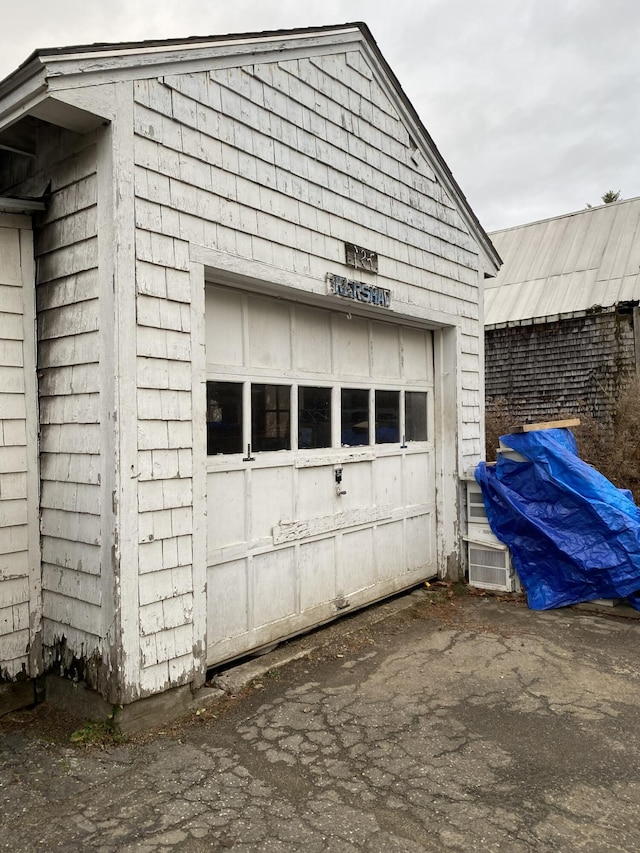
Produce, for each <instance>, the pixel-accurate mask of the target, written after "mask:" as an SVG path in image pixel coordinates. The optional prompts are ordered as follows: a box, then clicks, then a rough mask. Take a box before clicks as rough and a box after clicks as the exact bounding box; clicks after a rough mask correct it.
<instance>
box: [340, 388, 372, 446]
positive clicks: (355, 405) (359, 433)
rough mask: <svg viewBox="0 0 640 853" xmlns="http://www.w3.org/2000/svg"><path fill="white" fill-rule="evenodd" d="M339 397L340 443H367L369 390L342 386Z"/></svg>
mask: <svg viewBox="0 0 640 853" xmlns="http://www.w3.org/2000/svg"><path fill="white" fill-rule="evenodd" d="M340 398H341V413H340V436H341V438H340V443H341V444H343V445H357V444H369V391H368V390H367V389H366V388H343V389H342V392H341V395H340Z"/></svg>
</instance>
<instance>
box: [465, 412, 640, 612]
mask: <svg viewBox="0 0 640 853" xmlns="http://www.w3.org/2000/svg"><path fill="white" fill-rule="evenodd" d="M501 441H502V443H503V444H505V445H506V446H507V447H510V448H512V449H513V450H515V451H516V452H517V453H519V454H521V455H522V456H524V457H526V460H527V461H525V462H517V461H514V460H512V459H509V458H507V457H506V456H502V455H500V456H499V457H498V461H497V463H496V464H495V465H487V464H486V463H485V462H481V463H480V465H479V466H478V468H477V469H476V474H475V476H476V480H477V482H478V483H479V485H480V487H481V489H482V496H483V499H484V504H485V507H486V510H487V516H488V519H489V524H490V526H491V529H492V530H493V532H494V533H495V535H496V536H497V537H498V539H500V540H501V541H502V542H504V543H505V544H506V545H508V546H509V550H510V551H511V557H512V560H513V564H514V568H515V569H516V571H517V573H518V576H519V577H520V580H521V582H522V585H523V586H524V587H525V590H526V593H527V601H528V604H529V607H530V608H531V609H533V610H548V609H549V608H552V607H563V606H566V605H569V604H577V603H578V602H581V601H592V600H593V599H596V598H626V597H627V596H629V602H630V603H631V604H632V605H633V606H634V607H636V608H637V609H640V607H639V606H638V600H637V599H635V598H634V596H633V593H634V592H636V591H638V590H640V510H639V509H638V507H636V505H635V503H634V501H633V497H632V495H631V492H629V491H626V490H622V489H617V488H616V487H615V486H614V485H613V484H612V483H611V482H609V480H607V479H606V477H604V476H603V475H602V474H600V473H599V472H598V471H596V470H595V468H592V467H591V466H590V465H588V464H587V463H586V462H584V461H583V460H582V459H580V458H579V456H578V454H577V445H576V441H575V438H574V436H573V434H572V433H571V431H570V430H568V429H549V430H539V431H534V432H528V433H521V434H514V435H505V436H502V437H501Z"/></svg>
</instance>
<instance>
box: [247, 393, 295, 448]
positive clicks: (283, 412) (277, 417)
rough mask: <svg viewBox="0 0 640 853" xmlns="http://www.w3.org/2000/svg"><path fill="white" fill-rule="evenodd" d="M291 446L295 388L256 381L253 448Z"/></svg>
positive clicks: (253, 400) (252, 394)
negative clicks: (292, 408) (292, 398)
mask: <svg viewBox="0 0 640 853" xmlns="http://www.w3.org/2000/svg"><path fill="white" fill-rule="evenodd" d="M290 447H291V388H290V387H289V386H288V385H268V384H262V383H256V384H253V385H252V386H251V449H252V450H255V451H262V450H289V449H290Z"/></svg>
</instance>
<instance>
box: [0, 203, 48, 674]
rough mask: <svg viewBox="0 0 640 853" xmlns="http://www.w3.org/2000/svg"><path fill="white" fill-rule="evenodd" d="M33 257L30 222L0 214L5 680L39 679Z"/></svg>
mask: <svg viewBox="0 0 640 853" xmlns="http://www.w3.org/2000/svg"><path fill="white" fill-rule="evenodd" d="M32 253H33V245H32V239H31V226H30V222H29V219H28V217H26V216H25V217H17V216H4V215H2V214H0V680H4V679H13V678H16V677H17V676H19V677H24V676H34V675H37V674H38V668H37V666H33V665H31V664H30V652H33V649H32V641H33V639H34V630H36V629H37V627H38V622H39V613H40V602H39V600H38V594H39V585H40V584H39V571H37V572H36V573H35V574H34V573H33V570H34V568H35V569H39V566H38V565H37V555H38V542H37V535H38V530H37V501H38V494H37V480H36V478H35V476H33V475H34V474H35V472H34V471H33V468H34V465H35V464H36V458H37V449H36V447H35V441H36V424H35V414H36V413H35V378H34V376H33V368H34V359H35V351H34V334H33V315H34V304H33V303H34V296H33V288H34V281H33V262H32ZM25 261H26V262H27V264H26V267H27V268H26V269H25ZM29 325H30V326H31V331H30V333H29ZM30 421H31V422H30ZM30 474H31V475H32V476H30ZM30 522H31V524H30ZM34 536H35V538H36V541H34ZM30 550H31V553H30ZM34 587H35V588H34ZM31 660H32V661H33V655H31Z"/></svg>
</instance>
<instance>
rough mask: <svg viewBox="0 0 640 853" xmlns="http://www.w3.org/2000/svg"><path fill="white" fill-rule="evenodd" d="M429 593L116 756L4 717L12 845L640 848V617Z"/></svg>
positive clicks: (516, 850)
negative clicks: (436, 598)
mask: <svg viewBox="0 0 640 853" xmlns="http://www.w3.org/2000/svg"><path fill="white" fill-rule="evenodd" d="M415 601H416V604H414V605H413V606H412V607H411V608H410V609H409V610H407V611H405V612H404V614H403V616H402V617H401V618H398V617H397V616H396V617H395V619H394V620H391V621H390V623H388V624H387V623H379V624H378V625H376V626H375V628H374V629H372V630H370V631H368V632H365V633H363V635H362V636H360V637H358V636H354V637H350V638H348V639H345V641H344V643H342V644H340V643H338V644H336V641H335V640H334V641H333V644H332V645H331V646H330V647H328V648H327V649H326V650H325V652H324V653H319V654H316V655H314V656H312V657H310V658H306V659H301V660H297V661H296V662H294V663H292V664H290V665H288V666H287V667H286V668H284V669H282V670H279V671H278V672H273V671H272V670H269V668H268V658H266V659H265V670H264V673H265V674H264V677H263V678H261V679H258V680H255V681H254V682H253V683H252V685H251V686H250V687H249V688H248V689H247V690H246V691H244V693H243V694H242V695H239V696H238V698H236V699H235V700H225V701H224V702H223V703H222V704H221V705H220V707H219V708H218V707H217V706H215V705H212V706H211V707H210V709H209V710H208V711H206V712H202V713H201V714H200V715H198V716H197V717H196V716H195V715H193V716H192V717H190V718H188V719H184V720H182V721H181V722H180V723H177V724H174V725H171V726H168V727H165V728H164V729H159V730H157V731H155V732H154V733H152V734H151V735H148V736H146V737H143V738H138V739H134V740H133V741H131V742H126V743H124V744H121V745H112V746H110V747H108V749H106V750H101V749H96V748H92V749H86V748H81V747H74V746H70V745H68V744H67V743H64V742H63V741H62V742H58V743H55V742H54V743H51V742H48V741H47V740H45V739H43V736H42V733H41V732H38V730H37V728H35V729H34V728H33V727H26V728H25V727H21V726H20V724H19V722H20V718H21V715H13V716H12V720H11V721H9V723H7V722H6V721H5V722H4V723H3V721H0V756H1V758H2V762H1V766H0V849H7V850H12V851H35V850H78V849H80V850H91V851H101V852H102V853H111V851H149V853H151V851H167V850H172V849H174V850H178V851H208V850H214V851H223V850H233V851H238V853H240V851H242V853H245V851H246V853H248V851H277V853H285V851H287V853H289V851H291V852H292V853H293V851H301V850H304V851H305V853H316V851H317V853H322V852H323V851H336V853H342V851H344V853H347V851H354V853H355V851H372V852H373V853H376V851H380V853H383V851H384V853H387V851H460V853H462V851H464V853H467V852H468V851H474V850H477V851H508V853H529V852H530V851H535V853H548V852H549V853H551V851H563V853H566V851H589V853H599V851H602V853H605V851H606V853H611V851H625V853H627V852H630V851H636V850H638V849H640V827H639V826H638V823H639V822H638V818H637V815H638V809H639V806H640V766H639V764H638V753H639V748H638V746H637V745H636V744H637V738H636V734H637V732H638V731H639V724H640V664H639V663H638V648H639V640H640V622H638V621H635V620H631V619H614V618H602V617H600V616H597V615H593V614H588V613H583V612H579V611H577V610H557V611H550V612H545V613H533V612H531V611H529V610H527V609H526V607H525V606H524V605H523V604H521V603H513V602H510V603H505V602H501V601H500V600H498V599H496V598H482V597H469V598H464V599H459V600H456V601H454V602H445V603H444V604H439V605H436V606H432V605H431V602H430V601H429V600H423V599H420V598H418V599H415ZM29 713H30V712H22V714H23V716H22V719H23V720H26V719H27V717H26V716H24V715H28V714H29ZM16 721H17V722H16Z"/></svg>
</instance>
